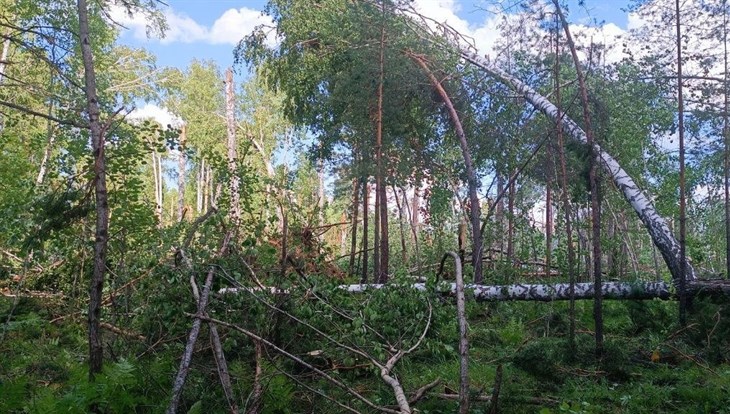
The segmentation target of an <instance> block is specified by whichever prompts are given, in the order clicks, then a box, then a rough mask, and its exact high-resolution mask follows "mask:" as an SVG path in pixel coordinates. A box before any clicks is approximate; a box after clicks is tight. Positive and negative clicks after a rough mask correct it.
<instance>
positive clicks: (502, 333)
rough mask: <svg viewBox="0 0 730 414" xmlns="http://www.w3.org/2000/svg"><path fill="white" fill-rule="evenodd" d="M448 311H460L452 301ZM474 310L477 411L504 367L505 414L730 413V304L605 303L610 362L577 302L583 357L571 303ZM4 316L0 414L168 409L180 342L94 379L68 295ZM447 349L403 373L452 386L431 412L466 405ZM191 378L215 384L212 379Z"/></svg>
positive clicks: (0, 310) (418, 358)
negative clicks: (682, 308)
mask: <svg viewBox="0 0 730 414" xmlns="http://www.w3.org/2000/svg"><path fill="white" fill-rule="evenodd" d="M441 306H445V307H450V306H453V305H452V304H451V303H449V302H448V301H447V302H446V303H444V304H442V305H441ZM11 309H12V315H10V313H9V312H10V311H11ZM467 310H468V320H469V328H470V333H469V339H470V351H469V352H470V353H469V355H470V378H471V382H472V384H471V389H472V391H473V392H472V400H476V401H473V403H472V411H471V412H474V413H487V412H492V411H490V402H489V401H483V402H480V401H478V400H479V399H480V398H481V399H483V400H488V399H489V398H488V397H490V396H491V395H492V392H493V386H494V381H495V376H496V372H497V367H498V366H501V367H502V369H503V375H502V381H501V384H500V385H501V387H500V388H501V391H500V394H499V411H498V412H502V413H536V412H537V413H675V412H677V413H730V363H729V361H730V345H729V344H730V335H729V334H730V312H728V305H727V304H715V303H710V302H706V301H702V302H695V303H694V304H693V307H692V310H691V312H690V317H689V320H688V323H687V325H686V326H685V327H684V328H680V327H678V326H677V324H676V320H677V310H676V302H672V301H660V300H654V301H606V303H605V306H604V312H605V313H604V320H605V321H606V325H605V331H606V339H605V344H604V352H603V356H602V357H601V358H600V359H597V358H596V357H595V352H594V351H595V348H594V345H595V341H594V336H593V332H592V323H593V322H592V314H591V312H592V302H590V301H583V302H578V303H577V304H576V314H577V319H576V332H577V336H576V343H575V348H574V350H573V351H571V350H570V347H569V345H568V339H567V335H568V334H567V333H568V326H569V317H568V304H567V302H554V303H534V302H509V303H487V304H485V303H474V302H470V303H469V304H468V309H467ZM454 312H455V311H454ZM0 318H1V319H0V324H2V325H1V328H0V329H1V330H0V396H1V397H0V413H15V412H29V413H48V412H60V411H65V412H74V409H75V408H74V407H76V408H78V407H79V406H83V404H85V403H87V402H88V401H89V400H93V399H97V400H98V399H101V400H102V401H103V402H104V407H106V411H107V412H119V413H124V412H162V411H163V409H164V407H165V404H166V403H167V401H168V397H169V389H170V385H171V383H172V378H173V377H174V372H175V370H176V368H177V364H178V359H177V358H178V357H179V350H180V348H179V347H173V348H171V349H170V351H169V352H166V353H161V352H147V353H146V352H144V351H143V352H136V353H131V355H121V354H116V352H118V351H116V350H118V349H120V348H119V347H117V348H113V347H110V349H109V352H108V353H107V356H108V357H109V358H110V360H111V361H113V362H111V363H108V368H107V370H106V371H105V373H104V375H103V376H101V377H100V378H98V379H97V382H96V383H95V384H89V383H88V382H87V380H86V376H87V371H86V369H87V368H86V365H85V360H86V354H87V343H86V329H85V317H84V316H83V315H82V314H81V313H75V312H74V311H73V310H69V308H68V305H66V304H65V303H64V300H62V299H60V298H57V297H33V298H19V299H16V298H13V297H0ZM144 340H145V338H126V339H124V341H129V342H137V343H139V342H144ZM177 341H178V342H180V343H182V342H184V338H177ZM448 343H449V341H447V344H448ZM446 347H447V348H448V349H446V352H442V353H440V354H438V355H440V356H438V357H434V355H436V354H434V353H424V354H421V355H419V354H418V353H416V354H414V356H413V357H412V358H409V359H405V360H404V361H403V362H402V365H399V366H398V369H397V372H398V376H399V378H401V380H402V381H403V383H404V385H405V387H406V389H407V390H415V389H417V388H418V387H421V386H423V385H424V384H426V383H429V382H431V381H433V380H436V379H437V378H440V379H441V381H442V385H439V386H438V387H436V388H435V389H433V390H432V393H431V394H430V395H431V396H430V397H427V398H424V399H422V400H421V401H419V402H418V403H417V404H416V405H415V407H416V408H417V409H418V410H419V412H421V413H440V412H454V410H455V407H456V405H455V404H456V403H455V402H453V401H444V400H443V397H441V398H439V397H438V395H439V394H441V395H442V396H443V395H444V394H450V395H453V394H455V393H456V391H454V390H456V389H458V376H459V364H458V358H457V353H456V351H454V348H458V344H457V343H456V341H453V345H452V346H450V345H446ZM122 349H123V348H122ZM136 349H137V350H139V349H143V348H139V347H137V348H136ZM233 371H234V375H235V368H234V369H233ZM189 383H190V385H189V386H190V387H200V388H204V389H205V388H213V387H215V381H214V380H210V379H209V378H208V379H207V381H206V378H205V375H203V376H202V377H198V378H192V379H191V380H190V381H189ZM275 385H276V384H274V385H271V386H272V387H275ZM203 391H204V390H203ZM272 392H273V391H272ZM277 392H281V390H279V391H277ZM265 401H266V400H265ZM270 401H273V400H270ZM264 406H265V408H264V410H263V411H262V412H264V413H277V412H281V413H289V412H291V413H296V412H298V411H297V409H296V408H294V407H296V404H289V405H288V407H287V406H286V404H284V405H281V404H274V403H273V402H272V404H271V405H269V406H268V408H266V407H267V406H266V404H264ZM199 409H200V406H199V405H198V406H197V410H199ZM69 410H70V411H69ZM195 410H196V407H193V408H191V409H190V411H188V412H196V411H195ZM208 411H209V410H206V412H208ZM210 412H217V411H215V410H213V411H210Z"/></svg>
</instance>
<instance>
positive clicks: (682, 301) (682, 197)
mask: <svg viewBox="0 0 730 414" xmlns="http://www.w3.org/2000/svg"><path fill="white" fill-rule="evenodd" d="M679 8H680V1H679V0H676V1H675V9H674V11H675V16H674V17H675V20H676V28H677V38H676V41H677V43H676V46H677V112H678V114H677V118H678V121H677V129H678V131H677V132H678V133H679V257H680V263H679V323H680V325H682V326H685V324H686V322H687V321H686V319H687V297H686V295H685V284H686V280H687V265H688V263H687V245H686V240H687V214H686V211H687V194H686V186H685V177H684V96H683V88H682V86H683V85H682V82H683V79H682V30H681V15H680V12H679Z"/></svg>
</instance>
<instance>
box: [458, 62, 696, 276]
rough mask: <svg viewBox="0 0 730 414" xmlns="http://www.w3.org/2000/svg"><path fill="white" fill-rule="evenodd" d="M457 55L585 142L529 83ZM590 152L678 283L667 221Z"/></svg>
mask: <svg viewBox="0 0 730 414" xmlns="http://www.w3.org/2000/svg"><path fill="white" fill-rule="evenodd" d="M461 57H462V58H463V59H464V60H466V61H468V62H470V63H471V64H473V65H474V66H477V67H478V68H480V69H482V70H484V71H485V72H487V73H489V74H490V75H492V76H493V77H494V78H496V79H497V80H498V81H500V82H502V83H503V84H505V85H507V86H509V87H510V88H512V89H513V90H515V91H516V92H518V93H519V94H521V95H522V96H523V97H524V98H525V99H526V100H527V101H528V102H529V103H530V104H532V106H534V107H535V109H537V110H539V111H540V112H542V113H543V114H545V115H546V116H548V117H549V118H551V119H553V120H557V119H558V118H559V117H561V116H562V122H561V124H562V128H563V130H564V131H565V132H566V133H567V134H568V136H569V137H572V138H573V139H574V140H576V141H579V142H581V143H583V144H587V143H588V137H587V136H586V133H585V131H583V129H582V128H581V127H580V126H579V125H578V124H577V123H576V122H575V121H573V120H572V119H570V118H569V117H568V116H566V115H565V113H561V112H560V111H559V110H558V108H557V107H556V106H555V105H553V103H552V102H550V101H549V100H548V99H547V98H546V97H544V96H542V95H540V94H539V93H537V92H536V91H535V90H534V89H532V88H531V87H530V86H529V85H527V84H525V83H524V82H522V81H521V80H519V79H517V78H516V77H514V76H512V75H510V74H509V73H507V72H504V71H503V70H501V69H499V68H497V67H495V66H493V65H492V64H490V63H489V62H488V61H487V60H486V59H484V58H482V57H480V56H478V55H477V54H476V53H472V52H469V51H464V50H462V51H461ZM593 151H594V153H595V154H597V158H598V161H599V163H600V165H602V166H603V168H604V169H605V170H606V172H607V173H608V175H609V176H610V177H611V179H612V180H613V182H614V183H615V184H616V186H617V187H618V188H619V190H621V192H622V193H623V195H624V197H625V198H626V200H627V201H628V202H629V203H630V204H631V207H633V209H634V211H635V212H636V214H637V215H638V216H639V219H641V221H642V222H643V223H644V226H646V228H647V230H648V232H649V235H650V236H651V239H652V241H653V242H654V244H655V245H656V246H657V248H658V249H659V251H660V252H661V254H662V257H663V258H664V261H665V262H666V264H667V267H668V268H669V271H670V272H671V274H672V279H673V281H674V284H675V286H679V281H680V280H681V277H682V266H681V261H682V258H681V254H680V245H679V242H677V239H675V237H674V235H673V234H672V232H671V230H670V229H669V226H667V222H666V221H665V220H664V218H663V217H662V216H660V215H659V213H658V212H657V211H656V208H654V205H653V204H652V202H651V201H650V200H649V198H648V197H647V196H646V195H645V194H644V193H643V192H642V191H641V189H640V188H639V186H638V185H637V184H636V182H634V180H633V179H632V178H631V176H629V174H628V173H627V172H626V171H625V170H624V169H623V168H621V166H620V165H619V163H618V161H616V159H614V158H613V157H612V156H611V155H610V154H608V153H607V152H606V151H604V150H603V148H601V146H600V145H598V144H596V143H593ZM684 266H685V269H686V280H687V281H688V282H689V281H691V280H694V279H695V272H694V268H693V267H692V265H691V264H690V263H689V262H688V261H685V264H684Z"/></svg>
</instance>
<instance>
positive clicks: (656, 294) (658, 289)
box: [340, 281, 730, 302]
mask: <svg viewBox="0 0 730 414" xmlns="http://www.w3.org/2000/svg"><path fill="white" fill-rule="evenodd" d="M697 282H698V283H696V284H692V285H691V286H693V287H692V289H694V290H697V291H699V290H701V286H704V285H702V284H701V283H699V281H697ZM410 286H411V287H412V288H413V289H416V290H426V289H428V287H427V286H426V284H425V283H414V284H412V285H410ZM694 286H697V287H696V288H695V287H694ZM386 287H387V285H383V284H373V285H367V284H360V285H342V286H340V288H342V289H344V290H347V291H348V292H352V293H360V292H365V291H367V290H368V289H383V288H386ZM465 289H466V290H467V291H469V292H471V294H473V295H470V297H472V298H473V299H474V300H476V301H477V302H498V301H502V302H503V301H518V300H519V301H537V302H552V301H556V300H570V296H571V294H570V284H569V283H558V284H513V285H477V284H467V285H466V286H465ZM593 289H594V285H593V282H585V283H576V284H575V299H576V300H588V299H593V291H594V290H593ZM715 290H716V291H720V290H722V291H727V292H730V285H728V286H723V287H722V288H715ZM601 291H602V292H603V296H604V297H605V298H606V299H616V300H649V299H670V298H671V296H672V293H671V289H670V286H669V285H667V284H666V283H664V282H635V283H626V282H605V283H603V285H602V288H601ZM439 293H440V294H441V295H444V296H455V295H456V284H455V283H451V284H449V285H446V286H443V285H441V286H440V287H439Z"/></svg>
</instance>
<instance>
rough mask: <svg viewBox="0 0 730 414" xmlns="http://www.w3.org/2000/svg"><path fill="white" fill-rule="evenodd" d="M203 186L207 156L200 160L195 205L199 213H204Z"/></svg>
mask: <svg viewBox="0 0 730 414" xmlns="http://www.w3.org/2000/svg"><path fill="white" fill-rule="evenodd" d="M203 186H205V158H203V159H201V160H200V166H199V167H198V182H197V185H196V188H195V191H196V199H195V207H196V209H197V210H196V211H197V213H198V215H200V214H203Z"/></svg>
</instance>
